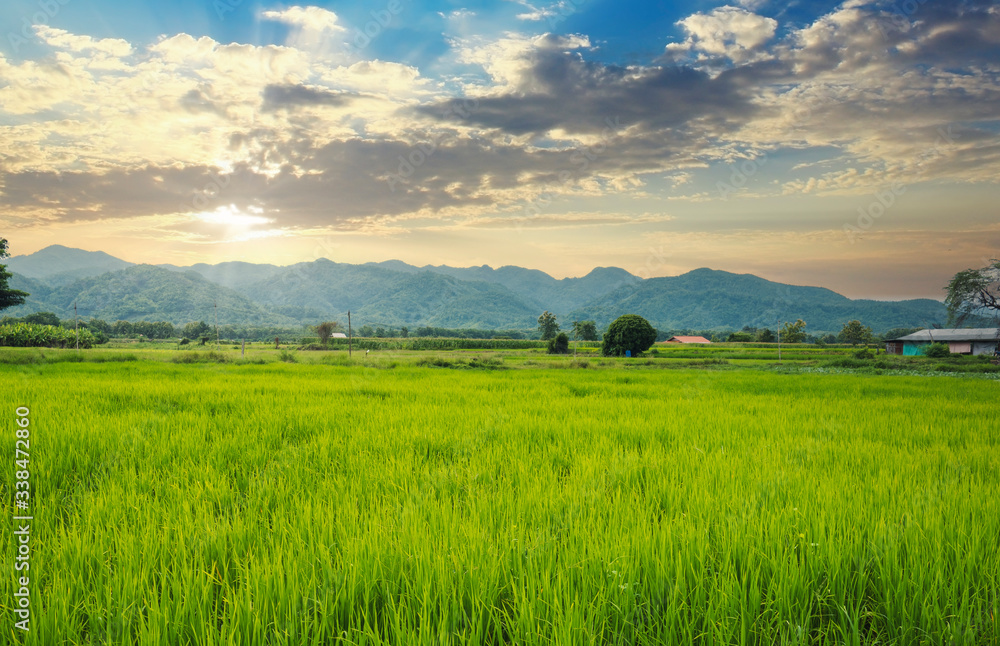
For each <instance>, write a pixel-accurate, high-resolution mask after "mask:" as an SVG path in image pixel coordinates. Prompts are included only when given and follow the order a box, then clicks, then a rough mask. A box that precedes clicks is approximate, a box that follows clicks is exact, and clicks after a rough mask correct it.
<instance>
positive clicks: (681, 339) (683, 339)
mask: <svg viewBox="0 0 1000 646" xmlns="http://www.w3.org/2000/svg"><path fill="white" fill-rule="evenodd" d="M664 343H711V341H709V340H708V339H706V338H705V337H703V336H672V337H670V338H669V339H667V340H666V341H664Z"/></svg>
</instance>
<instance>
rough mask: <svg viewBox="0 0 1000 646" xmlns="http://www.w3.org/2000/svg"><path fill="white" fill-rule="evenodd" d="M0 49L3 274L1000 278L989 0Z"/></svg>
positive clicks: (9, 11) (219, 25)
mask: <svg viewBox="0 0 1000 646" xmlns="http://www.w3.org/2000/svg"><path fill="white" fill-rule="evenodd" d="M0 25H2V28H0V29H2V31H0V133H2V136H0V237H5V238H7V239H8V240H9V242H10V248H11V253H12V254H14V255H24V254H28V253H32V252H34V251H37V250H39V249H42V248H44V247H46V246H48V245H51V244H62V245H66V246H69V247H77V248H82V249H88V250H100V251H105V252H107V253H110V254H112V255H114V256H117V257H119V258H122V259H124V260H128V261H131V262H146V263H172V264H176V265H190V264H194V263H198V262H207V263H216V262H222V261H229V260H244V261H249V262H266V263H273V264H278V265H287V264H292V263H296V262H302V261H309V260H314V259H316V258H320V257H323V258H329V259H331V260H334V261H336V262H347V263H364V262H379V261H384V260H389V259H399V260H402V261H404V262H408V263H410V264H414V265H426V264H433V265H440V264H447V265H452V266H463V267H465V266H474V265H484V264H487V265H490V266H493V267H499V266H503V265H519V266H523V267H529V268H534V269H540V270H542V271H545V272H547V273H549V274H551V275H553V276H554V277H556V278H563V277H567V276H582V275H585V274H586V273H588V272H589V271H590V270H591V269H593V268H594V267H606V266H616V267H622V268H624V269H626V270H628V271H630V272H632V273H634V274H636V275H638V276H641V277H644V278H648V277H654V276H673V275H679V274H682V273H684V272H687V271H690V270H693V269H696V268H700V267H710V268H713V269H722V270H726V271H731V272H736V273H752V274H756V275H759V276H762V277H764V278H767V279H770V280H775V281H780V282H785V283H790V284H797V285H818V286H823V287H828V288H831V289H834V290H836V291H838V292H840V293H842V294H845V295H847V296H850V297H852V298H877V299H887V300H891V299H901V298H916V297H930V298H937V299H941V298H943V296H944V292H943V288H944V286H945V285H946V284H947V281H948V279H949V278H950V277H951V276H952V275H953V274H954V273H955V272H957V271H959V270H961V269H965V268H970V267H981V266H983V265H985V264H986V263H987V262H988V260H989V259H990V258H995V257H997V256H998V255H1000V253H998V249H1000V206H998V204H1000V201H998V199H997V198H998V196H1000V191H998V188H1000V187H998V182H1000V92H998V89H1000V84H998V81H1000V5H998V3H994V2H982V1H976V0H958V1H955V0H949V1H947V2H944V1H941V2H938V1H935V0H901V1H893V2H888V1H885V2H864V1H861V0H848V1H847V2H842V3H841V2H825V1H817V2H798V1H796V0H792V1H791V2H787V1H786V2H777V1H772V0H730V2H729V3H724V2H712V1H709V0H695V1H691V2H674V1H668V0H653V1H648V0H647V1H632V0H625V1H621V0H554V1H553V0H537V1H535V0H530V1H529V0H499V1H497V0H494V1H490V2H486V1H482V2H475V1H459V0H433V1H431V0H428V1H423V0H371V1H369V2H323V3H317V4H300V5H296V4H279V3H273V2H269V1H254V0H179V1H176V2H162V1H161V2H144V1H141V0H127V1H124V0H31V1H29V0H5V2H4V3H3V5H2V6H0Z"/></svg>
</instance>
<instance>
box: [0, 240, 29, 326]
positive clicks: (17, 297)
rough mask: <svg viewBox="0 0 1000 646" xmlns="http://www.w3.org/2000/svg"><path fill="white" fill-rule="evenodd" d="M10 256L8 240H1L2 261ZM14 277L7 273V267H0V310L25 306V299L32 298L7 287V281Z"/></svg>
mask: <svg viewBox="0 0 1000 646" xmlns="http://www.w3.org/2000/svg"><path fill="white" fill-rule="evenodd" d="M8 256H10V254H9V253H8V252H7V239H6V238H0V260H2V259H3V258H6V257H8ZM12 275H13V274H11V273H10V272H9V271H7V265H0V310H5V309H7V308H8V307H14V306H15V305H22V304H24V299H26V298H27V297H28V296H30V294H29V293H28V292H22V291H20V290H18V289H11V288H10V287H9V286H8V285H7V281H8V280H9V279H10V277H11V276H12Z"/></svg>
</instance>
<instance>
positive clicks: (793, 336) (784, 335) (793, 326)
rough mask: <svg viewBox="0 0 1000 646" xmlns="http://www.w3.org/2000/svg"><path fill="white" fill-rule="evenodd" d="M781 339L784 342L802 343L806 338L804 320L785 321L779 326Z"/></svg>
mask: <svg viewBox="0 0 1000 646" xmlns="http://www.w3.org/2000/svg"><path fill="white" fill-rule="evenodd" d="M781 340H782V341H783V342H785V343H802V342H803V341H805V340H806V322H805V321H803V320H802V319H799V320H797V321H795V322H794V323H791V322H789V323H785V324H784V325H783V326H782V327H781Z"/></svg>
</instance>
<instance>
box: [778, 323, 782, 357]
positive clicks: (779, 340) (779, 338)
mask: <svg viewBox="0 0 1000 646" xmlns="http://www.w3.org/2000/svg"><path fill="white" fill-rule="evenodd" d="M778 363H781V321H780V320H779V321H778Z"/></svg>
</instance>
